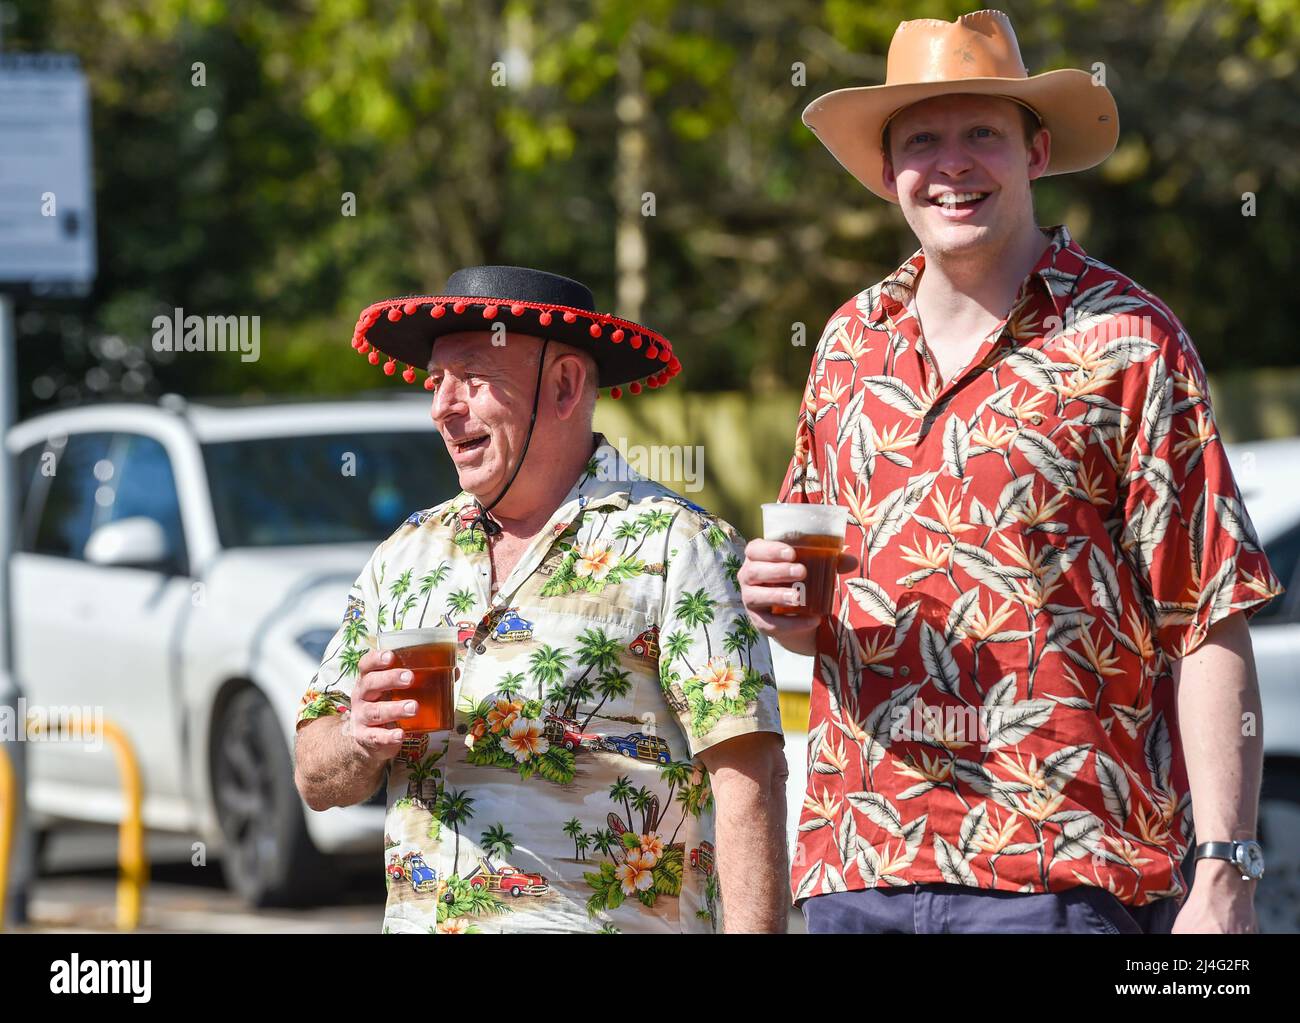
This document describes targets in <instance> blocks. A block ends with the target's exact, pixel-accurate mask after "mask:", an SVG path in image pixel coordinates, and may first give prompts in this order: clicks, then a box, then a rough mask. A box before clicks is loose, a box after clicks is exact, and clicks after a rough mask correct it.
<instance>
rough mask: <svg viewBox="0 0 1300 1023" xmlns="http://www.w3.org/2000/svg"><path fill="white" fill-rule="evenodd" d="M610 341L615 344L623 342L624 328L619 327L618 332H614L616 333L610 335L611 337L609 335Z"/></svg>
mask: <svg viewBox="0 0 1300 1023" xmlns="http://www.w3.org/2000/svg"><path fill="white" fill-rule="evenodd" d="M609 339H610V340H611V341H613V342H614V344H618V343H619V342H620V341H622V340H623V328H622V327H619V328H618V329H617V330H616V331H614V333H612V334H610V335H609Z"/></svg>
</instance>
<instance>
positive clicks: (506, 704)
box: [487, 700, 523, 735]
mask: <svg viewBox="0 0 1300 1023" xmlns="http://www.w3.org/2000/svg"><path fill="white" fill-rule="evenodd" d="M522 709H523V704H522V703H520V702H519V701H518V700H497V702H496V706H495V707H493V708H492V709H491V710H490V711H488V715H487V723H488V727H489V728H490V729H491V730H492V734H493V735H496V734H497V733H499V732H504V731H505V730H506V729H507V728H510V727H511V726H512V725H513V724H514V723H515V719H516V718H518V717H519V712H520V710H522Z"/></svg>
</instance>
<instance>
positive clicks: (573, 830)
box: [561, 817, 586, 860]
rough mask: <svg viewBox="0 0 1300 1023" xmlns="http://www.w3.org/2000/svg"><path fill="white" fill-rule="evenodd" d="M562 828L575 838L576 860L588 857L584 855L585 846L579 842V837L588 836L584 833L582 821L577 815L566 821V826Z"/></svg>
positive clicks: (574, 855) (574, 850)
mask: <svg viewBox="0 0 1300 1023" xmlns="http://www.w3.org/2000/svg"><path fill="white" fill-rule="evenodd" d="M561 830H563V832H564V833H565V834H566V835H568V836H569V837H570V838H571V839H573V858H574V859H575V860H578V859H586V857H585V856H583V855H582V852H583V849H584V848H585V847H584V846H582V845H580V843H579V839H581V838H585V837H586V836H585V835H583V833H582V821H580V820H578V818H577V817H570V818H569V819H568V820H567V821H565V822H564V827H563V828H562V829H561Z"/></svg>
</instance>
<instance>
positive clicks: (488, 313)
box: [483, 305, 500, 320]
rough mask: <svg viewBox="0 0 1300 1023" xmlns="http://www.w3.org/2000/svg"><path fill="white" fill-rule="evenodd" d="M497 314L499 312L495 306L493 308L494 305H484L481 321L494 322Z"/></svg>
mask: <svg viewBox="0 0 1300 1023" xmlns="http://www.w3.org/2000/svg"><path fill="white" fill-rule="evenodd" d="M498 312H500V310H499V309H497V307H496V306H494V305H485V306H484V307H483V319H485V320H495V319H496V318H497V313H498Z"/></svg>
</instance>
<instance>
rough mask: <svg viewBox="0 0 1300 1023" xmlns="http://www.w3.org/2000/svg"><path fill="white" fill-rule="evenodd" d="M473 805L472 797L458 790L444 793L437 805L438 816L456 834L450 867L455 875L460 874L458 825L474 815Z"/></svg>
mask: <svg viewBox="0 0 1300 1023" xmlns="http://www.w3.org/2000/svg"><path fill="white" fill-rule="evenodd" d="M473 807H474V800H473V798H472V797H470V796H467V795H466V794H465V793H464V792H463V791H459V790H453V791H451V792H447V793H444V794H443V797H442V802H441V804H440V805H439V807H438V818H439V819H440V820H441V821H442V822H443V823H444V824H450V825H451V829H452V831H454V832H455V834H456V841H455V845H454V850H453V854H452V869H451V872H452V874H454V875H455V876H456V877H459V876H460V826H461V825H462V824H467V823H469V820H470V818H471V817H473V816H474V810H473Z"/></svg>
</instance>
